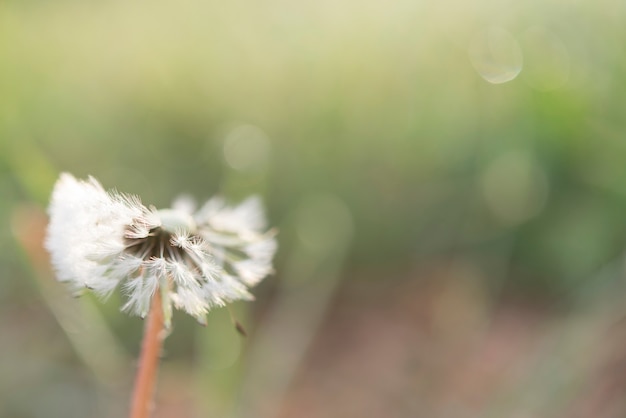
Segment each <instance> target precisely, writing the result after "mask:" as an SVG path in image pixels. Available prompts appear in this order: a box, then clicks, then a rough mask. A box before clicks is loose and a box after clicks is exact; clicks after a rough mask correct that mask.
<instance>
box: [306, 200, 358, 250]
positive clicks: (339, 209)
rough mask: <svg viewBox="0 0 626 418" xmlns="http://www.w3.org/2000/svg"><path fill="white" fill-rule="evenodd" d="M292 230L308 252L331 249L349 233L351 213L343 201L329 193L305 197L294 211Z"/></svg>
mask: <svg viewBox="0 0 626 418" xmlns="http://www.w3.org/2000/svg"><path fill="white" fill-rule="evenodd" d="M296 222H297V224H296V232H297V234H298V238H299V239H300V241H301V242H302V244H303V245H304V246H305V247H306V248H307V249H308V250H310V251H312V252H315V253H319V252H325V251H332V250H333V249H336V248H338V247H341V246H343V245H345V243H346V242H347V241H348V240H349V239H350V237H351V236H352V215H351V213H350V210H349V209H348V207H347V206H346V205H345V203H344V202H343V201H342V200H340V199H339V198H337V197H335V196H333V195H329V194H319V195H310V196H307V197H306V198H305V199H304V200H303V201H302V203H301V205H300V208H299V210H298V213H297V221H296Z"/></svg>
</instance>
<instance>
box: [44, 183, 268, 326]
mask: <svg viewBox="0 0 626 418" xmlns="http://www.w3.org/2000/svg"><path fill="white" fill-rule="evenodd" d="M189 207H190V205H187V206H186V208H185V209H188V208H189ZM181 209H182V208H180V206H179V205H178V204H177V205H175V208H174V209H165V210H162V211H157V210H155V209H148V208H146V207H145V206H144V205H143V204H142V203H141V201H140V200H139V198H137V197H135V196H129V195H124V194H120V193H117V192H114V191H113V192H107V191H105V190H104V189H103V188H102V186H101V185H100V183H98V181H97V180H95V179H94V178H93V177H89V178H88V179H87V180H77V179H76V178H74V177H73V176H72V175H70V174H67V173H63V174H61V176H60V178H59V180H58V181H57V183H56V185H55V186H54V190H53V192H52V198H51V202H50V206H49V208H48V213H49V215H50V223H49V225H48V231H47V237H46V242H45V246H46V248H47V249H48V251H49V252H50V254H51V260H52V265H53V266H54V269H55V270H56V273H57V278H58V280H59V281H62V282H66V283H67V284H68V285H69V286H70V288H71V289H72V290H73V291H75V292H77V293H80V292H82V291H83V290H85V289H88V290H92V291H94V292H95V293H96V294H98V295H99V296H102V297H106V296H108V295H110V294H111V292H112V291H114V290H115V288H117V287H118V286H120V285H121V287H122V291H123V292H124V293H125V294H126V295H127V301H126V303H125V304H124V306H123V309H124V310H126V311H129V312H130V313H132V314H136V315H141V316H145V315H146V314H147V313H148V310H149V308H150V302H151V300H152V296H153V295H154V292H156V291H160V292H162V293H163V296H164V297H163V298H162V300H163V303H164V305H166V304H167V306H163V311H164V313H165V314H166V316H168V312H171V306H169V305H170V304H173V305H174V306H175V307H176V308H178V309H182V310H184V311H185V312H187V313H188V314H190V315H193V316H194V317H196V318H198V319H199V320H202V317H203V316H204V315H205V314H206V313H207V312H208V311H209V309H211V308H212V307H214V306H221V305H224V304H225V303H228V302H231V301H233V300H237V299H246V300H249V299H252V295H251V294H250V293H249V292H248V289H247V287H248V286H253V285H255V284H257V283H258V282H259V281H260V280H262V279H263V278H264V277H265V276H267V275H268V274H270V273H272V271H273V269H272V258H273V256H274V253H275V252H276V248H277V245H276V240H275V239H274V233H273V232H270V233H265V232H264V231H263V229H264V228H265V224H266V223H265V216H264V213H263V209H262V205H261V202H260V200H259V199H258V198H256V197H253V198H249V199H247V200H246V201H244V202H243V203H242V204H240V205H238V206H235V207H230V206H228V205H227V204H226V202H225V200H224V199H222V198H219V197H216V198H213V199H211V200H209V202H207V203H206V204H205V205H204V206H203V207H202V208H201V209H200V210H199V211H198V212H197V213H196V214H195V215H193V214H190V213H189V211H188V210H181ZM191 215H193V217H191ZM173 229H175V231H174V230H173ZM169 319H170V318H169V317H166V322H167V323H169Z"/></svg>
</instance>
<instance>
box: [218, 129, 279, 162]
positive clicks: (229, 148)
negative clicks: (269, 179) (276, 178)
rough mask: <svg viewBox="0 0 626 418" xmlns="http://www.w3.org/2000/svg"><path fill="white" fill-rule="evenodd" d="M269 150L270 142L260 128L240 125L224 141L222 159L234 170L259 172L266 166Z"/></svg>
mask: <svg viewBox="0 0 626 418" xmlns="http://www.w3.org/2000/svg"><path fill="white" fill-rule="evenodd" d="M270 148H271V147H270V141H269V139H268V137H267V135H266V134H265V132H263V131H262V130H261V129H260V128H258V127H256V126H253V125H240V126H237V127H236V128H234V129H233V130H231V131H230V132H229V133H228V135H227V136H226V139H225V140H224V159H225V160H226V163H227V164H228V165H229V166H230V167H232V168H233V169H235V170H238V171H252V172H254V171H260V170H262V169H263V168H265V167H266V165H267V162H268V160H269V156H270Z"/></svg>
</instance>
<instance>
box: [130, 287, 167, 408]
mask: <svg viewBox="0 0 626 418" xmlns="http://www.w3.org/2000/svg"><path fill="white" fill-rule="evenodd" d="M164 339H165V334H164V332H163V307H162V304H161V292H160V291H159V290H158V289H157V291H156V292H154V296H153V297H152V303H151V304H150V312H149V313H148V320H147V321H146V326H145V328H144V334H143V341H142V343H141V354H140V357H139V367H138V368H137V374H136V376H135V388H134V390H133V398H132V401H131V408H130V418H148V417H149V416H150V411H151V409H152V396H153V395H154V387H155V386H156V377H157V371H158V368H159V354H160V353H161V346H162V345H163V340H164Z"/></svg>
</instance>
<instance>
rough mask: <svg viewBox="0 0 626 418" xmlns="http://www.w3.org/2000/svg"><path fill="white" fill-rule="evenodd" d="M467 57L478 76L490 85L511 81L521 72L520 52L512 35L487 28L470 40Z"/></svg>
mask: <svg viewBox="0 0 626 418" xmlns="http://www.w3.org/2000/svg"><path fill="white" fill-rule="evenodd" d="M469 56H470V60H471V62H472V65H473V66H474V69H475V70H476V72H478V74H479V75H480V76H481V77H482V78H484V79H485V80H486V81H488V82H490V83H492V84H502V83H506V82H507V81H511V80H513V79H515V77H517V76H518V74H519V73H520V71H522V62H523V58H522V50H521V48H520V46H519V44H518V42H517V40H516V39H515V37H513V35H511V34H510V33H509V32H508V31H506V30H504V29H502V28H489V29H487V30H485V31H482V32H480V33H478V34H477V35H476V36H474V38H473V39H472V41H471V43H470V47H469Z"/></svg>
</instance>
